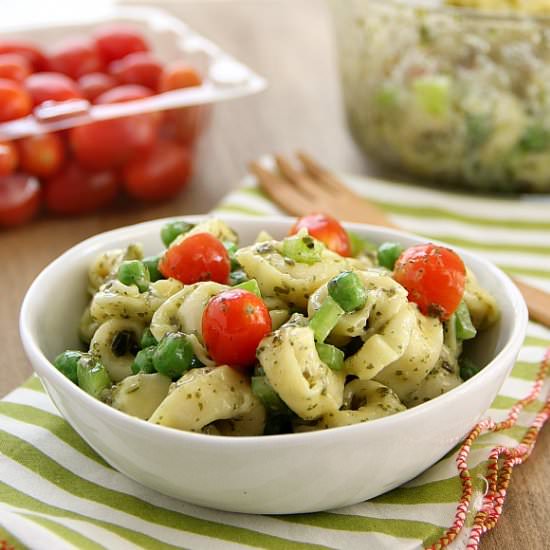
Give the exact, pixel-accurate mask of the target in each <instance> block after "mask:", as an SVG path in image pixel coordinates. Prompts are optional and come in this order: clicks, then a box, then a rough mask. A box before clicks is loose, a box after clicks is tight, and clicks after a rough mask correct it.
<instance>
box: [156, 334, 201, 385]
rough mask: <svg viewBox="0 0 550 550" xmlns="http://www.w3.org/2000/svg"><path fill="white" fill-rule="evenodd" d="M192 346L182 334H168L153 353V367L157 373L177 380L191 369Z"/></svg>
mask: <svg viewBox="0 0 550 550" xmlns="http://www.w3.org/2000/svg"><path fill="white" fill-rule="evenodd" d="M193 356H194V353H193V346H192V345H191V343H190V342H189V340H188V339H187V336H186V335H185V334H183V333H182V332H169V333H168V334H166V335H165V336H164V337H163V339H162V340H161V341H160V343H159V345H158V346H157V348H156V349H155V352H154V353H153V365H154V367H155V370H156V371H157V372H160V373H161V374H164V375H165V376H168V377H169V378H173V379H175V378H179V377H180V376H181V375H182V374H183V373H184V372H186V371H188V370H189V369H190V368H191V365H192V362H193Z"/></svg>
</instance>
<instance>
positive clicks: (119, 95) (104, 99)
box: [95, 84, 153, 104]
mask: <svg viewBox="0 0 550 550" xmlns="http://www.w3.org/2000/svg"><path fill="white" fill-rule="evenodd" d="M152 95H153V91H152V90H151V89H149V88H146V87H145V86H141V85H139V84H124V85H122V86H116V87H114V88H111V89H110V90H107V91H106V92H104V93H102V94H101V95H100V96H98V97H97V98H96V100H95V102H96V103H97V104H105V103H123V102H124V101H132V100H134V99H143V98H144V97H150V96H152Z"/></svg>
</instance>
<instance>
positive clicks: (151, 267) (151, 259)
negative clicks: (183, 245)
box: [141, 255, 165, 283]
mask: <svg viewBox="0 0 550 550" xmlns="http://www.w3.org/2000/svg"><path fill="white" fill-rule="evenodd" d="M141 261H142V262H143V265H144V266H145V267H146V268H147V270H148V271H149V279H151V282H152V283H154V282H155V281H160V280H161V279H164V278H165V277H164V275H163V274H162V273H161V272H160V271H159V261H160V255H159V256H147V258H143V260H141Z"/></svg>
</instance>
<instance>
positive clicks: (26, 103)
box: [0, 78, 32, 122]
mask: <svg viewBox="0 0 550 550" xmlns="http://www.w3.org/2000/svg"><path fill="white" fill-rule="evenodd" d="M31 109H32V100H31V97H30V96H29V94H28V93H27V92H26V91H25V89H24V88H23V87H22V86H21V85H20V84H18V83H17V82H13V80H6V79H5V78H0V122H5V121H6V120H13V119H15V118H20V117H23V116H26V115H28V114H29V113H30V112H31Z"/></svg>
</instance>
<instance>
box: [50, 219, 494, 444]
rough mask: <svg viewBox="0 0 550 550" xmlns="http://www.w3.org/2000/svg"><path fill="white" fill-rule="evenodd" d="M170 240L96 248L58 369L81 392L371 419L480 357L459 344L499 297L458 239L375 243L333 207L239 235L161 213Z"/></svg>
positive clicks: (206, 407) (250, 425)
mask: <svg viewBox="0 0 550 550" xmlns="http://www.w3.org/2000/svg"><path fill="white" fill-rule="evenodd" d="M161 239H162V241H163V243H164V245H165V247H166V248H165V250H164V251H163V252H161V253H160V254H159V255H158V256H150V257H144V256H143V252H142V248H141V246H140V245H139V244H130V245H129V246H128V247H127V248H126V249H117V250H109V251H106V252H103V253H102V254H100V255H99V256H98V257H97V258H96V259H95V260H94V261H93V263H92V264H91V266H90V267H89V272H88V292H89V295H90V301H89V304H88V306H87V307H86V309H85V311H84V312H83V315H82V318H81V322H80V327H79V334H80V339H81V340H82V342H83V344H84V347H85V351H84V349H83V350H67V351H64V352H63V353H61V354H60V355H58V356H57V357H56V359H55V361H54V365H55V367H56V368H57V369H58V370H59V371H61V372H62V373H63V374H64V375H65V376H67V377H68V378H69V379H70V380H72V381H73V382H74V383H75V384H78V386H80V388H82V389H83V390H84V391H85V392H87V393H89V394H90V395H92V396H93V397H95V398H97V399H100V400H101V401H103V402H105V403H106V404H108V405H110V406H112V407H114V408H115V409H118V410H120V411H123V412H125V413H127V414H129V415H132V416H135V417H137V418H140V419H142V420H145V421H148V422H151V423H154V424H160V425H163V426H168V427H172V428H176V429H180V430H186V431H193V432H202V433H207V434H214V435H224V436H257V435H272V434H279V433H291V432H302V431H311V430H319V429H326V428H333V427H338V426H345V425H349V424H356V423H359V422H365V421H369V420H374V419H377V418H381V417H384V416H388V415H391V414H395V413H398V412H400V411H403V410H405V409H407V408H410V407H414V406H415V405H418V404H420V403H423V402H425V401H428V400H430V399H433V398H434V397H437V396H439V395H441V394H443V393H445V392H447V391H449V390H450V389H452V388H454V387H456V386H458V385H459V384H461V383H462V382H463V381H464V380H465V379H467V378H469V377H471V376H473V375H474V374H476V373H477V372H478V371H479V370H480V366H478V365H475V364H474V363H473V362H472V361H471V360H469V359H468V358H466V357H465V356H464V354H463V353H462V352H463V343H464V342H465V341H468V340H472V339H475V337H476V335H477V333H478V331H481V330H484V329H486V328H488V327H489V326H491V325H492V324H494V323H495V322H496V321H497V319H498V316H499V313H498V308H497V305H496V302H495V300H494V298H493V297H492V296H490V295H489V294H488V293H487V292H486V291H485V290H484V289H483V288H481V286H480V285H479V284H478V282H477V281H476V278H475V276H474V274H473V273H472V272H471V271H469V270H468V269H467V268H466V267H465V265H464V263H463V262H462V260H461V259H460V257H459V256H458V255H457V254H456V253H455V252H454V251H452V250H450V249H448V248H445V247H442V246H440V245H435V244H433V243H427V244H423V245H418V246H413V247H410V248H407V249H404V248H403V247H402V246H401V245H400V244H399V243H394V242H386V243H383V244H381V245H380V246H376V245H374V244H372V243H369V242H367V241H365V240H363V239H361V238H360V237H358V236H357V235H354V234H351V233H349V232H347V231H346V230H345V229H344V228H343V227H342V225H341V224H340V223H339V222H338V221H337V220H335V219H333V218H331V217H330V216H327V215H323V214H312V215H310V216H305V217H303V218H300V219H299V220H297V222H296V223H295V224H294V226H293V227H292V228H291V230H290V232H289V235H288V236H286V237H285V238H283V239H281V240H276V239H274V238H272V237H271V236H270V235H268V234H267V233H265V232H262V233H260V234H259V235H258V238H257V240H256V242H255V243H254V244H252V245H249V246H242V247H240V246H239V244H238V236H237V234H236V233H235V232H234V231H233V230H232V229H231V228H230V227H229V226H228V225H227V224H226V223H224V222H223V221H221V220H218V219H215V218H212V219H208V220H206V221H204V222H201V223H199V224H197V225H191V224H188V223H186V222H184V221H174V222H170V223H167V224H166V225H165V226H164V227H163V228H162V231H161Z"/></svg>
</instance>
